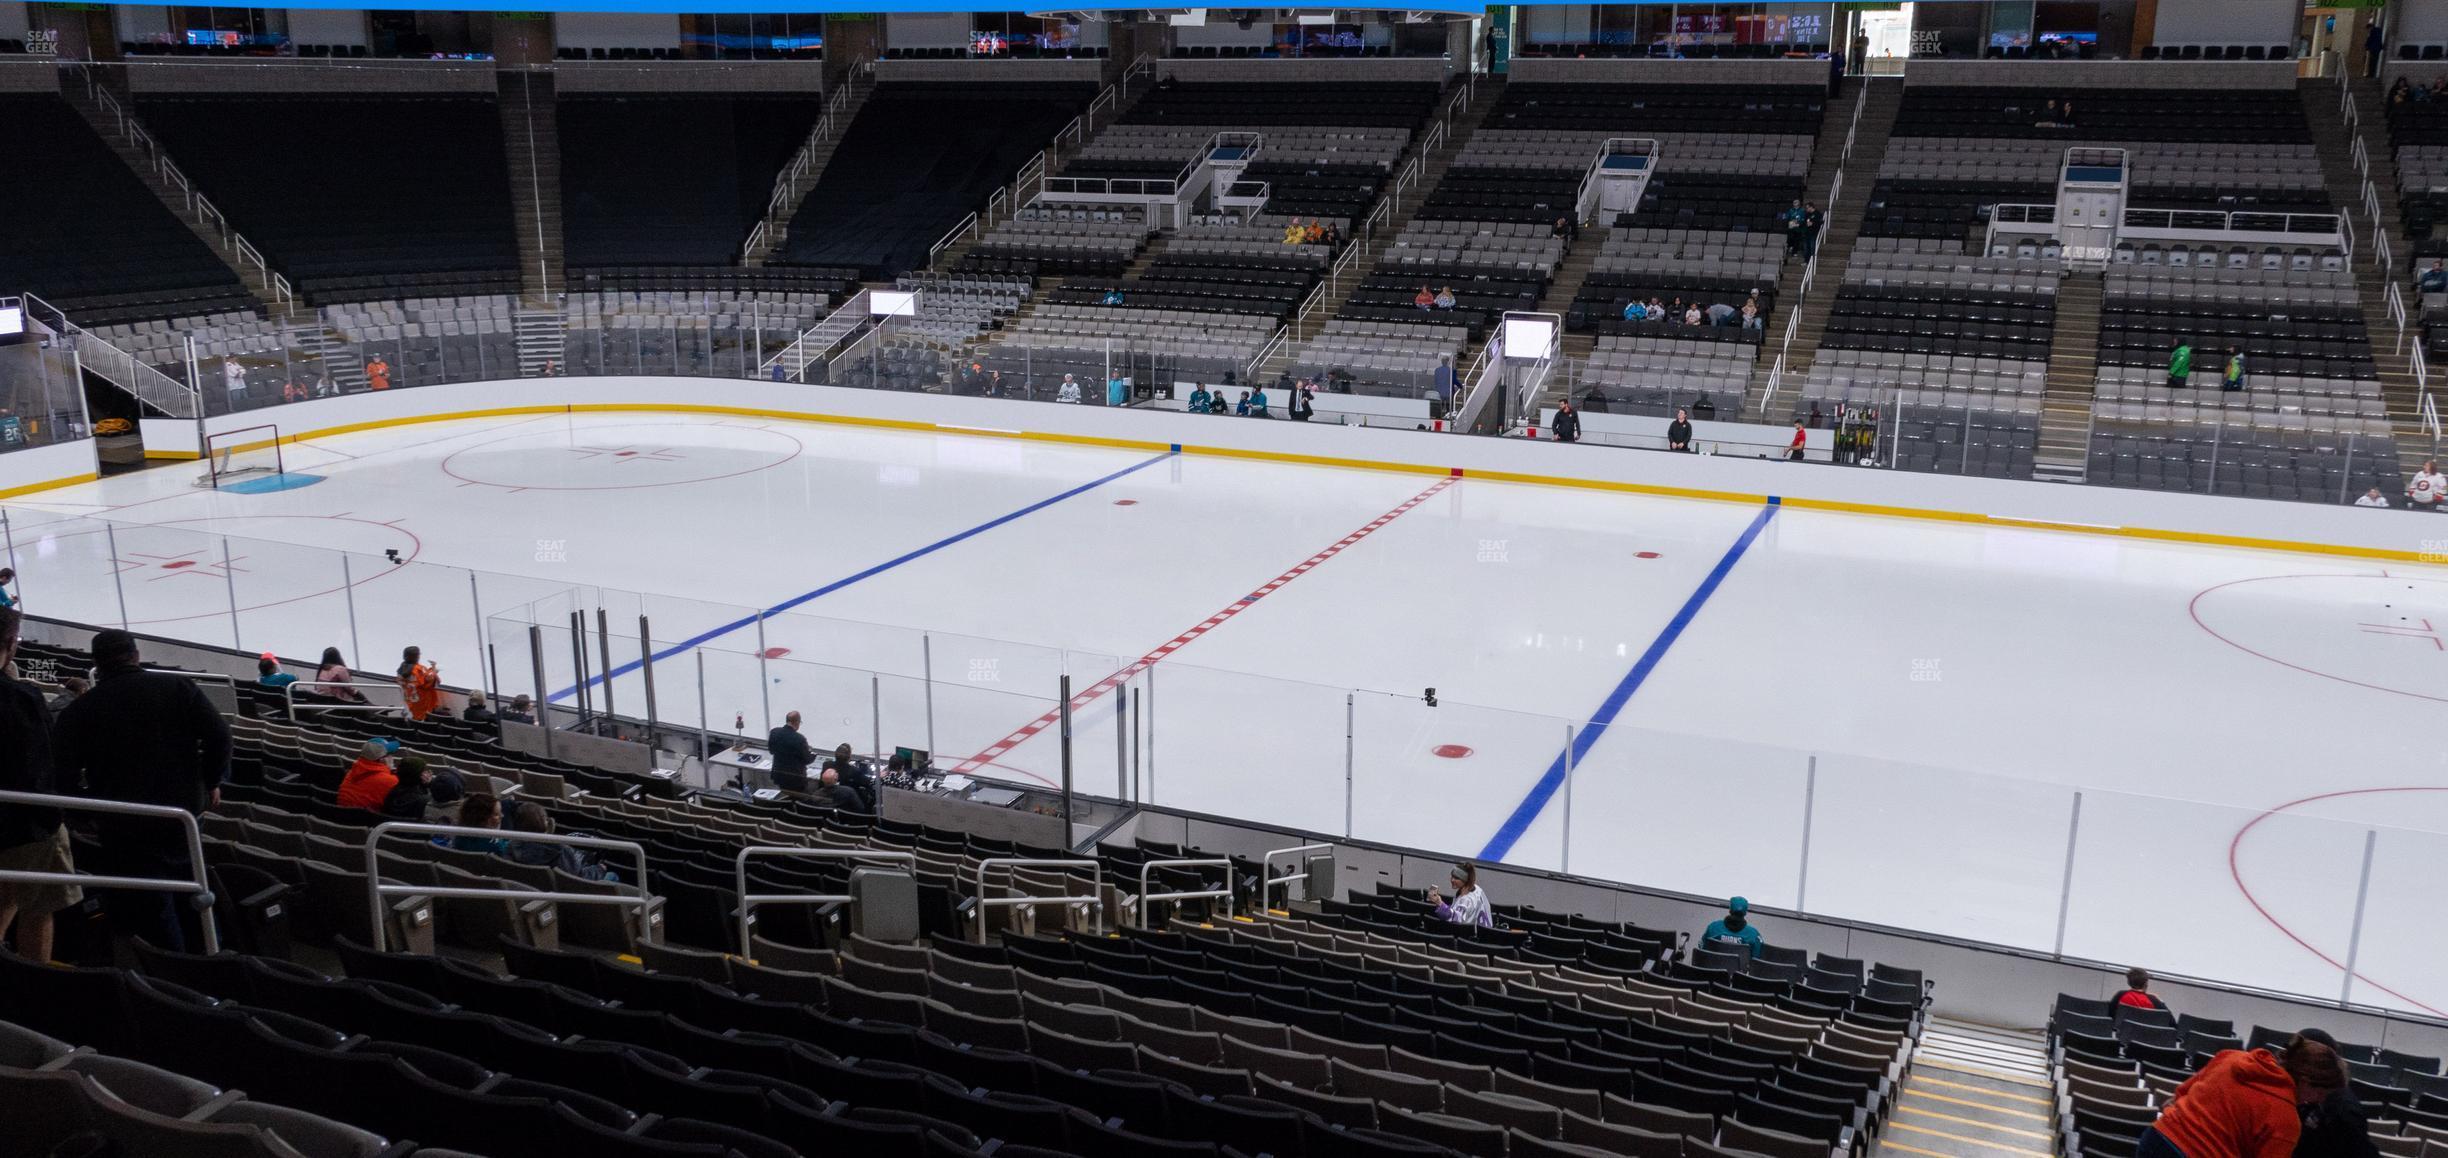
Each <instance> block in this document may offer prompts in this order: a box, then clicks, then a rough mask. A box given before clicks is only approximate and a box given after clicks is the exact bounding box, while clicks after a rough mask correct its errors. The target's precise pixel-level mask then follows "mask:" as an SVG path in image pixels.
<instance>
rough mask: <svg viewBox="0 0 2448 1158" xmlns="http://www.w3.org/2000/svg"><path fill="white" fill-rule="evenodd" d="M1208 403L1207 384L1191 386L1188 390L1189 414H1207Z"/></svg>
mask: <svg viewBox="0 0 2448 1158" xmlns="http://www.w3.org/2000/svg"><path fill="white" fill-rule="evenodd" d="M1208 401H1209V399H1208V397H1207V384H1206V383H1204V382H1201V383H1198V384H1197V385H1195V386H1192V387H1191V388H1190V413H1192V414H1205V413H1207V403H1208Z"/></svg>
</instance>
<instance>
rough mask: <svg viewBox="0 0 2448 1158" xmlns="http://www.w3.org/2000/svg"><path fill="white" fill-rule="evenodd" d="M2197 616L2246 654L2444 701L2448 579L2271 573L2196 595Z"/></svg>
mask: <svg viewBox="0 0 2448 1158" xmlns="http://www.w3.org/2000/svg"><path fill="white" fill-rule="evenodd" d="M2191 611H2192V615H2193V622H2194V623H2195V624H2197V625H2199V626H2200V627H2201V629H2202V630H2203V631H2206V632H2208V633H2210V635H2211V636H2212V637H2213V638H2215V639H2217V640H2219V641H2220V642H2222V643H2225V644H2227V645H2228V646H2230V647H2233V648H2235V649H2236V650H2238V651H2241V652H2243V653H2245V654H2247V655H2250V656H2254V657H2256V658H2259V659H2264V660H2267V661H2269V662H2271V663H2274V664H2277V665H2279V666H2281V667H2286V668H2292V669H2294V670H2296V671H2299V672H2302V673H2304V674H2306V675H2311V676H2318V677H2320V678H2322V679H2327V680H2335V681H2337V682H2339V683H2343V684H2351V685H2354V686H2356V687H2362V688H2370V689H2372V690H2373V691H2378V692H2386V693H2389V694H2392V695H2398V696H2405V697H2408V698H2411V699H2418V700H2433V701H2437V702H2441V703H2448V580H2440V579H2433V578H2428V577H2421V576H2405V575H2385V574H2365V575H2268V576H2262V577H2259V578H2253V579H2238V580H2235V581H2234V582H2231V583H2221V584H2219V585H2218V586H2215V587H2210V588H2206V589H2204V590H2203V591H2202V592H2200V593H2199V594H2197V595H2195V596H2194V597H2193V602H2192V605H2191Z"/></svg>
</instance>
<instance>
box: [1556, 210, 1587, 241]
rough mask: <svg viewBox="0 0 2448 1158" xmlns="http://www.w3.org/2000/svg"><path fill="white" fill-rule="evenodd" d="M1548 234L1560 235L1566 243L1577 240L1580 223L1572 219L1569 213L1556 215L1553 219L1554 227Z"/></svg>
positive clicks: (1579, 236) (1578, 238)
mask: <svg viewBox="0 0 2448 1158" xmlns="http://www.w3.org/2000/svg"><path fill="white" fill-rule="evenodd" d="M1550 236H1554V237H1561V238H1563V239H1564V240H1565V241H1566V242H1568V243H1569V242H1574V241H1579V240H1580V239H1581V223H1580V222H1578V221H1575V220H1573V219H1572V216H1571V215H1570V214H1567V215H1565V216H1562V217H1558V218H1556V219H1555V228H1554V229H1553V230H1551V231H1550Z"/></svg>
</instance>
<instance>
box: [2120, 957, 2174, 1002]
mask: <svg viewBox="0 0 2448 1158" xmlns="http://www.w3.org/2000/svg"><path fill="white" fill-rule="evenodd" d="M2115 1005H2116V1007H2117V1008H2118V1009H2120V1010H2125V1009H2156V1010H2159V1011H2161V1012H2165V1011H2166V1010H2167V1002H2164V1001H2161V1000H2159V997H2158V995H2157V994H2154V993H2152V992H2151V991H2150V971H2149V970H2147V969H2142V968H2139V967H2137V968H2133V969H2128V970H2126V971H2125V992H2123V993H2119V994H2117V995H2116V1001H2115Z"/></svg>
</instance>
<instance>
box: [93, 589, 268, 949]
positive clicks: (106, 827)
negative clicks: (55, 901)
mask: <svg viewBox="0 0 2448 1158" xmlns="http://www.w3.org/2000/svg"><path fill="white" fill-rule="evenodd" d="M92 651H93V657H94V673H95V676H94V687H93V690H92V691H89V692H86V693H85V694H84V695H83V696H80V697H78V698H77V700H76V702H75V703H72V704H70V705H68V708H67V710H66V711H63V712H61V713H60V716H59V721H58V722H57V723H56V724H54V725H53V727H52V731H51V749H52V759H53V762H54V765H53V766H54V771H55V773H56V774H57V775H58V777H59V782H60V783H61V784H62V785H82V786H83V794H84V795H87V796H92V797H95V798H97V799H101V800H116V801H120V802H123V803H129V804H157V805H167V806H169V807H172V808H181V809H185V810H186V811H188V812H191V813H201V812H203V811H204V810H205V809H207V808H210V807H212V806H214V805H217V804H219V803H220V802H221V782H222V780H224V779H226V778H227V777H228V775H229V760H230V733H229V725H228V724H226V723H224V722H223V721H222V719H221V712H220V710H219V709H217V708H215V707H213V705H212V701H210V700H208V699H205V698H204V693H203V692H202V691H200V690H198V689H197V688H196V685H195V681H194V680H191V679H188V678H187V677H185V676H182V675H174V674H172V673H169V672H157V671H147V670H145V667H144V662H143V660H142V658H141V657H139V656H138V655H137V651H136V637H135V636H133V635H130V634H128V633H127V632H125V631H119V630H116V629H114V630H109V631H99V632H95V633H94V637H93V646H92ZM94 829H95V832H96V833H97V835H99V836H100V838H101V841H100V843H101V847H102V850H103V852H104V854H105V857H106V863H104V864H98V865H95V866H94V869H95V871H96V872H98V873H100V874H102V875H105V876H126V877H156V878H170V879H177V880H184V879H187V878H189V877H191V876H193V875H194V869H193V868H192V867H191V866H190V865H189V864H188V862H187V837H186V833H185V831H184V830H183V829H181V828H180V827H179V826H177V825H175V824H165V823H164V822H162V821H160V820H156V819H153V818H150V817H131V816H114V815H110V814H107V813H105V814H103V815H100V816H97V817H96V818H95V821H94ZM103 904H104V907H105V908H106V909H108V910H109V912H110V917H111V924H112V925H113V926H114V927H116V928H117V929H118V930H119V931H120V932H122V933H126V934H129V935H131V936H141V937H143V938H144V939H145V940H146V941H147V942H150V943H151V944H153V945H154V946H155V947H156V948H162V949H171V950H175V951H177V952H181V953H184V952H186V951H187V950H188V946H190V945H194V944H197V942H196V941H195V940H194V939H192V938H190V937H189V936H188V934H187V930H188V927H189V926H190V924H191V923H192V921H193V914H192V912H189V913H187V914H184V915H182V913H181V912H180V910H181V909H182V908H187V906H184V905H182V904H181V903H180V902H179V900H178V897H177V896H176V895H175V894H172V893H156V892H129V891H122V890H116V889H114V890H112V891H111V892H110V893H108V894H107V895H106V896H105V897H104V901H103Z"/></svg>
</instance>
